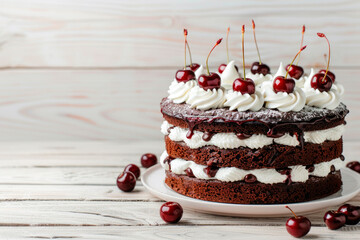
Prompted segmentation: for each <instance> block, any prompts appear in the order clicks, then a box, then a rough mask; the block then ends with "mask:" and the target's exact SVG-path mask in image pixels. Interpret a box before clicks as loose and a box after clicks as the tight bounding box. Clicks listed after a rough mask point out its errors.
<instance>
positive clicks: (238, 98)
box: [224, 90, 264, 112]
mask: <svg viewBox="0 0 360 240" xmlns="http://www.w3.org/2000/svg"><path fill="white" fill-rule="evenodd" d="M225 98H226V102H225V103H224V106H225V107H229V110H231V111H232V110H235V109H237V110H238V111H239V112H241V111H247V110H250V111H255V112H256V111H259V110H260V109H261V108H262V106H263V104H264V97H263V95H262V94H261V93H260V92H259V91H255V93H254V94H251V95H250V94H248V93H245V94H241V92H237V91H233V90H229V91H228V92H227V93H226V95H225Z"/></svg>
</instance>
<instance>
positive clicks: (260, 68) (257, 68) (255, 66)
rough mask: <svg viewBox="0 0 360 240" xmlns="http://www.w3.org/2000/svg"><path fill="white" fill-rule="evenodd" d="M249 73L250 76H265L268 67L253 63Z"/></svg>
mask: <svg viewBox="0 0 360 240" xmlns="http://www.w3.org/2000/svg"><path fill="white" fill-rule="evenodd" d="M250 71H251V73H252V74H256V73H258V74H262V75H264V76H265V75H266V74H269V73H270V67H269V66H268V65H266V64H264V63H261V64H260V63H259V62H254V63H253V64H252V65H251V68H250Z"/></svg>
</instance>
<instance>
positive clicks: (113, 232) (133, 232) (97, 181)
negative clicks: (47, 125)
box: [0, 141, 360, 239]
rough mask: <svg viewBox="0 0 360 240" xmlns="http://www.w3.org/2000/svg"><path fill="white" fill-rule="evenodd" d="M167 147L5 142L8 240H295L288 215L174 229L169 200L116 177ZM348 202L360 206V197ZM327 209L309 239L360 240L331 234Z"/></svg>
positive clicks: (221, 219)
mask: <svg viewBox="0 0 360 240" xmlns="http://www.w3.org/2000/svg"><path fill="white" fill-rule="evenodd" d="M358 144H359V143H358V142H352V143H349V144H347V145H348V148H347V150H346V151H348V154H349V155H351V156H356V155H358V151H360V150H358V149H357V146H358ZM161 148H162V146H161V144H160V142H157V141H143V142H127V143H121V142H104V141H102V142H96V141H89V142H70V141H61V142H54V141H47V142H3V143H2V144H0V163H1V167H0V214H1V218H0V234H1V238H5V239H122V238H124V239H139V238H142V237H146V239H194V237H196V238H197V239H204V238H209V239H213V238H216V239H238V238H239V236H241V239H254V238H255V239H288V238H289V235H288V233H287V232H286V230H285V228H284V223H285V221H286V219H287V217H275V218H259V217H258V218H251V219H250V218H236V217H226V216H214V215H209V214H204V213H197V212H194V211H188V210H186V209H185V212H184V216H183V218H182V220H181V222H180V223H178V224H177V225H168V224H166V223H164V222H163V221H162V220H161V218H160V216H159V213H158V212H159V207H160V206H161V204H162V201H161V200H159V199H157V198H155V197H153V196H151V195H150V194H149V193H148V192H147V191H146V190H145V188H144V187H143V186H142V185H141V183H140V182H138V183H137V186H136V189H135V191H133V192H131V193H124V192H121V191H120V190H118V189H117V188H116V186H115V179H116V176H117V174H119V172H120V171H121V170H122V168H123V167H124V165H125V164H128V163H130V162H132V163H137V162H138V161H139V156H140V155H141V154H142V153H143V152H144V151H151V149H154V150H156V151H158V150H160V149H161ZM86 158H89V159H91V160H90V161H86V160H85V159H86ZM95 161H97V164H95ZM142 170H144V169H142ZM349 203H351V204H357V205H359V203H360V195H358V196H356V197H355V198H353V199H352V200H351V201H349ZM294 208H295V209H294V210H295V211H296V207H294ZM324 212H325V209H322V210H319V211H317V212H314V213H311V214H306V216H307V217H308V218H309V219H310V220H311V221H312V229H311V232H310V234H309V235H308V236H307V238H309V239H357V236H358V233H359V232H360V225H356V226H347V227H344V228H342V229H341V230H338V231H330V230H328V229H327V228H326V227H325V225H324V223H323V220H322V216H323V214H324ZM234 237H236V238H234Z"/></svg>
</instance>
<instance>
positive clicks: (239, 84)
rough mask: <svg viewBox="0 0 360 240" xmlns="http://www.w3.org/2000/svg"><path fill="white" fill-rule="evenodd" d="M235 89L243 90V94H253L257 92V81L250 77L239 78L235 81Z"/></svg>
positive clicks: (237, 90)
mask: <svg viewBox="0 0 360 240" xmlns="http://www.w3.org/2000/svg"><path fill="white" fill-rule="evenodd" d="M233 90H234V91H236V92H241V94H245V93H248V94H253V93H255V83H254V81H253V80H251V79H250V78H245V79H244V78H237V79H235V81H234V82H233Z"/></svg>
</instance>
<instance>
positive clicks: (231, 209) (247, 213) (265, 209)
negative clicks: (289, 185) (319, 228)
mask: <svg viewBox="0 0 360 240" xmlns="http://www.w3.org/2000/svg"><path fill="white" fill-rule="evenodd" d="M341 174H342V180H343V186H342V188H341V190H340V191H339V192H337V193H335V194H333V195H331V196H328V197H326V198H322V199H318V200H314V201H309V202H302V203H290V204H267V205H266V204H230V203H218V202H210V201H203V200H198V199H194V198H190V197H186V196H184V195H181V194H179V193H177V192H175V191H173V190H172V189H170V188H169V187H167V186H166V184H165V182H164V180H165V171H164V169H163V168H162V167H161V166H160V165H159V164H158V165H155V166H153V167H151V168H149V169H148V170H147V171H146V172H145V173H144V174H143V175H142V176H141V181H142V183H143V185H144V186H145V187H146V188H147V189H148V190H149V191H150V192H151V194H153V195H155V196H156V197H159V198H161V199H163V200H165V201H174V202H178V203H180V204H181V206H182V207H183V208H185V209H191V210H193V211H198V212H204V213H211V214H217V215H226V216H241V217H260V216H262V217H275V216H288V215H289V210H288V209H286V208H285V206H286V205H288V206H289V207H291V208H292V209H293V210H294V211H295V212H296V213H304V212H312V211H316V210H319V209H323V208H328V207H331V206H339V205H341V204H342V203H344V202H346V201H348V200H350V199H351V198H353V197H355V196H356V195H357V194H358V193H359V192H360V175H359V174H358V173H356V172H354V171H352V170H350V169H342V170H341Z"/></svg>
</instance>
